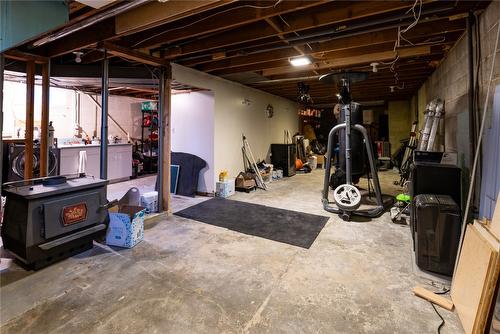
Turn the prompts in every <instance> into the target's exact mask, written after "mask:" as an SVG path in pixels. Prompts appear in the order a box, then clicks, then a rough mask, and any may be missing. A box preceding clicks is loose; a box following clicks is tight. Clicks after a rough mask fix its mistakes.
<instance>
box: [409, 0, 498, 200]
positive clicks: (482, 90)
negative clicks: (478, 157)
mask: <svg viewBox="0 0 500 334" xmlns="http://www.w3.org/2000/svg"><path fill="white" fill-rule="evenodd" d="M499 20H500V2H499V1H492V2H491V3H490V5H489V6H488V7H487V8H486V10H485V11H484V12H483V13H481V14H480V15H479V17H478V21H479V23H478V27H479V42H480V47H481V48H480V50H481V57H480V59H479V62H480V71H479V76H478V84H479V90H478V107H479V112H480V113H481V114H482V113H483V105H484V100H485V96H486V93H487V86H488V81H489V75H490V70H491V64H492V59H493V54H494V51H495V50H494V45H495V39H496V33H497V25H496V24H497V23H498V21H499ZM476 42H477V41H476V39H475V38H474V43H476ZM477 58H478V57H477V55H474V60H475V61H477ZM475 65H476V64H475ZM467 71H468V54H467V37H466V34H465V33H464V35H463V36H462V38H461V39H460V40H459V41H458V42H457V44H455V46H454V47H453V48H452V49H450V50H449V52H448V54H447V56H446V57H445V59H444V60H443V61H442V62H441V63H440V64H439V66H438V68H437V69H436V70H435V72H434V73H433V74H432V75H431V76H430V77H429V79H428V80H427V81H426V82H425V83H424V85H423V86H422V87H421V88H420V89H419V91H418V94H416V98H417V99H418V114H419V121H420V123H419V128H421V127H422V121H423V111H424V110H425V104H426V103H427V102H429V101H430V100H432V99H434V98H437V97H440V98H442V99H444V101H445V112H446V114H445V119H444V124H442V129H444V138H443V139H444V140H443V144H444V147H445V149H446V150H447V151H456V152H457V153H458V157H459V159H458V160H459V166H460V167H461V168H462V176H463V193H464V194H465V193H466V191H467V189H468V184H469V179H470V173H471V170H470V166H471V162H472V160H473V158H474V157H473V156H471V154H470V152H471V151H470V143H471V139H470V136H469V114H468V113H469V103H468V93H469V87H468V84H469V81H468V76H467V75H468V72H467ZM475 79H476V78H475ZM498 85H500V57H499V56H498V55H497V58H496V64H495V68H494V72H493V81H492V84H491V87H490V99H489V101H488V106H487V110H488V113H489V114H490V115H491V110H492V106H493V95H494V94H493V92H494V89H495V87H496V86H498ZM424 100H425V102H424ZM485 125H486V126H485V130H486V131H487V129H488V128H490V127H491V117H488V118H487V119H486V123H485ZM478 127H479V125H478ZM483 138H484V137H483ZM483 154H488V152H484V151H483ZM464 196H466V195H464ZM464 196H462V197H464ZM477 204H478V203H477V202H476V205H477Z"/></svg>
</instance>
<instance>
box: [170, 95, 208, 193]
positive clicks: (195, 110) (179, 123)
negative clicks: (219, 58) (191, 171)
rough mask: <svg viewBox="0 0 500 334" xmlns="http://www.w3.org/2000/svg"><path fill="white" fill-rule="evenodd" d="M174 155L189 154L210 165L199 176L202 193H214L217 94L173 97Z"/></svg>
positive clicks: (199, 188) (199, 186)
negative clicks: (177, 153)
mask: <svg viewBox="0 0 500 334" xmlns="http://www.w3.org/2000/svg"><path fill="white" fill-rule="evenodd" d="M171 131H172V132H171V134H172V143H171V145H172V152H186V153H191V154H194V155H197V156H199V157H200V158H202V159H203V160H205V161H206V162H207V167H206V168H204V169H202V170H201V172H200V180H199V183H198V191H199V192H207V193H210V192H213V191H214V188H215V187H214V182H213V180H214V177H215V169H214V94H213V93H212V92H208V91H206V92H192V93H183V94H175V95H172V127H171Z"/></svg>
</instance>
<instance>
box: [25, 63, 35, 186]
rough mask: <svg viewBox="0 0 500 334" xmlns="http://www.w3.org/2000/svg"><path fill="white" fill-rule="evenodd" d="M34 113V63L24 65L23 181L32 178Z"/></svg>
mask: <svg viewBox="0 0 500 334" xmlns="http://www.w3.org/2000/svg"><path fill="white" fill-rule="evenodd" d="M34 113H35V62H34V61H32V60H30V61H28V62H27V63H26V131H25V134H24V179H25V180H26V179H31V178H33V123H34Z"/></svg>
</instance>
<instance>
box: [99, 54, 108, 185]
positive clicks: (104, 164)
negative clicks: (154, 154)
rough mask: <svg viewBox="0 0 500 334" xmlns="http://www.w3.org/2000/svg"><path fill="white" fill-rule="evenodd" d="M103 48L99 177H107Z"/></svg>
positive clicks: (105, 57) (106, 107)
mask: <svg viewBox="0 0 500 334" xmlns="http://www.w3.org/2000/svg"><path fill="white" fill-rule="evenodd" d="M107 56H108V55H107V52H106V50H104V59H103V60H102V82H101V146H100V153H101V161H100V178H101V179H103V180H106V179H107V178H108V93H109V91H108V88H109V77H108V75H109V59H108V57H107Z"/></svg>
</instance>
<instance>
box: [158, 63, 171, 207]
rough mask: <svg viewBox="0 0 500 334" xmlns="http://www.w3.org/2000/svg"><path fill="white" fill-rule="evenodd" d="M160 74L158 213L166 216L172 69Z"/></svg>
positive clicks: (168, 185)
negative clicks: (159, 202) (159, 192)
mask: <svg viewBox="0 0 500 334" xmlns="http://www.w3.org/2000/svg"><path fill="white" fill-rule="evenodd" d="M162 73H163V74H164V75H162V76H161V80H162V82H161V83H160V87H161V89H160V90H161V92H162V94H161V96H160V102H161V103H160V107H161V110H160V113H159V114H160V115H161V125H160V127H161V130H160V131H161V133H160V138H159V139H158V140H160V141H161V143H160V147H159V148H161V155H160V156H161V157H162V159H161V161H160V162H159V163H161V167H160V168H161V170H160V173H159V177H161V180H160V182H161V185H160V188H159V191H161V195H160V198H161V207H160V211H166V212H167V214H169V215H170V214H172V210H171V207H170V158H171V157H170V153H171V152H170V151H171V145H170V123H171V119H172V118H171V113H170V109H171V108H170V106H171V97H172V94H171V91H172V68H171V66H170V64H169V65H168V66H166V68H164V69H162Z"/></svg>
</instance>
